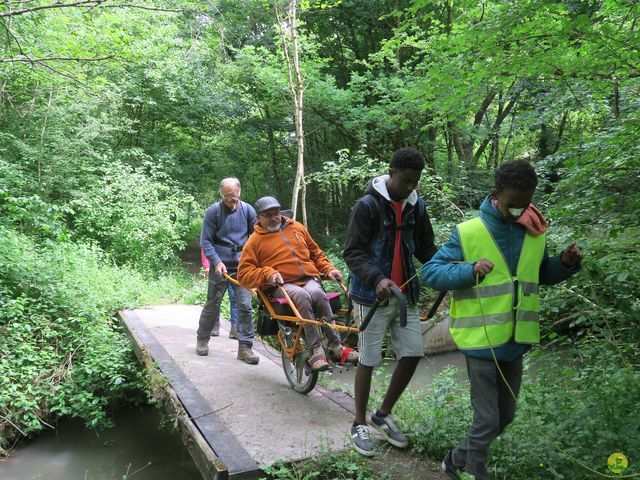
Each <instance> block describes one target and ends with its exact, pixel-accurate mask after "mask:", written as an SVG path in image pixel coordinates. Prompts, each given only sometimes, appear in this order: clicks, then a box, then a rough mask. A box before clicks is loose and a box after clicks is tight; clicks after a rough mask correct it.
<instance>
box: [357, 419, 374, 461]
mask: <svg viewBox="0 0 640 480" xmlns="http://www.w3.org/2000/svg"><path fill="white" fill-rule="evenodd" d="M351 443H352V444H353V448H354V449H355V451H356V452H358V453H361V454H362V455H365V456H367V457H373V456H374V455H375V452H374V451H373V442H372V441H371V433H369V427H367V426H366V425H351Z"/></svg>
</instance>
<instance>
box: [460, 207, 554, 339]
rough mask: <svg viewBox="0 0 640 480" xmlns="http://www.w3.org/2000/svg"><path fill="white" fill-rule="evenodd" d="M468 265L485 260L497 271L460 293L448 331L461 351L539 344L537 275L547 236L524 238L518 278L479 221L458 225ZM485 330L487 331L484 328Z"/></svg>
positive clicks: (463, 252)
mask: <svg viewBox="0 0 640 480" xmlns="http://www.w3.org/2000/svg"><path fill="white" fill-rule="evenodd" d="M457 229H458V236H459V238H460V245H461V247H462V254H463V256H464V260H465V261H466V262H476V261H478V260H480V259H481V258H486V259H487V260H489V261H490V262H491V263H493V270H492V271H491V272H490V273H489V274H488V275H486V276H485V278H484V280H483V281H482V282H481V283H480V284H478V285H474V286H473V287H472V288H468V289H464V290H456V291H455V292H454V293H453V298H452V300H451V307H450V314H451V323H450V328H449V331H450V332H451V336H452V337H453V340H454V341H455V343H456V345H457V346H458V348H460V349H461V350H468V349H475V348H488V347H497V346H500V345H503V344H505V343H507V342H509V341H510V340H511V339H512V338H513V339H514V340H515V341H516V342H517V343H538V342H539V341H540V323H539V312H540V296H539V274H540V265H541V263H542V259H543V257H544V249H545V235H544V234H542V235H539V236H533V235H531V234H530V233H526V234H525V238H524V242H523V244H522V250H521V252H520V260H519V261H518V267H517V271H516V275H515V276H512V275H511V273H510V271H509V266H508V264H507V261H506V260H505V258H504V255H503V254H502V251H501V250H500V248H498V245H497V243H496V241H495V239H494V238H493V235H491V232H490V231H489V229H488V228H487V226H486V225H485V224H484V222H483V221H482V219H481V218H474V219H473V220H468V221H466V222H463V223H460V224H458V226H457ZM485 328H486V329H485Z"/></svg>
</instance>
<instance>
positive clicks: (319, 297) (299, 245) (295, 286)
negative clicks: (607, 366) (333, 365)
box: [238, 197, 358, 371]
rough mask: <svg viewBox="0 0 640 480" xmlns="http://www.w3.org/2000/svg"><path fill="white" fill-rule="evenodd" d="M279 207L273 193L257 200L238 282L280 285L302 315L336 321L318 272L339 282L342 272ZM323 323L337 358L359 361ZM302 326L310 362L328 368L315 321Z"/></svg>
mask: <svg viewBox="0 0 640 480" xmlns="http://www.w3.org/2000/svg"><path fill="white" fill-rule="evenodd" d="M281 208H282V207H281V206H280V203H279V202H278V200H277V199H276V198H274V197H262V198H260V199H258V201H257V202H256V213H257V216H258V222H257V223H256V225H255V227H254V233H253V235H251V236H250V237H249V240H247V243H246V244H245V246H244V248H243V250H242V255H241V256H240V263H239V265H238V281H239V282H240V284H241V285H242V286H243V287H245V288H260V287H266V286H269V285H271V286H276V285H279V284H282V285H283V286H284V289H285V290H286V292H287V294H288V295H289V297H291V300H292V301H293V303H294V305H295V306H296V308H297V309H298V311H299V312H300V315H302V317H303V318H308V319H314V318H318V319H324V320H326V321H329V322H331V323H333V322H334V320H333V313H332V312H331V306H330V305H329V300H328V299H327V296H326V293H325V291H324V289H323V288H322V284H321V283H320V275H321V274H324V275H325V276H326V278H327V279H329V280H334V281H341V280H342V273H340V271H339V270H338V269H337V268H335V267H334V266H333V265H332V264H331V262H329V259H328V258H327V256H326V255H325V254H324V252H323V251H322V249H321V248H320V247H319V246H318V244H317V243H316V242H315V241H314V240H313V238H311V235H310V234H309V232H308V231H307V229H306V228H305V227H304V226H303V225H302V224H300V223H298V222H296V221H294V220H291V219H290V218H287V217H284V216H283V215H282V213H281V211H280V210H281ZM273 295H274V296H276V297H277V296H278V295H281V292H280V290H275V291H274V293H273ZM322 328H323V331H324V333H325V335H326V336H327V339H328V341H329V348H330V350H331V355H332V358H333V359H334V360H336V361H342V362H344V361H347V362H355V361H357V359H358V353H357V352H356V351H355V350H351V349H348V348H345V347H343V346H342V345H341V343H340V335H338V333H337V332H336V331H335V330H332V329H331V328H329V327H328V326H323V327H322ZM304 331H305V334H306V336H307V341H308V342H309V346H310V347H311V348H312V350H313V354H312V356H311V358H310V359H309V366H310V367H311V369H312V370H318V371H321V370H327V369H328V368H329V363H328V362H327V358H326V356H325V354H324V350H323V348H322V342H321V340H320V336H319V335H318V330H317V328H316V326H315V325H312V324H309V323H306V324H305V325H304Z"/></svg>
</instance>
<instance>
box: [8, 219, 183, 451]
mask: <svg viewBox="0 0 640 480" xmlns="http://www.w3.org/2000/svg"><path fill="white" fill-rule="evenodd" d="M187 284H188V279H187V278H186V277H185V276H184V274H182V276H180V275H175V274H174V275H173V276H167V277H164V278H162V279H160V280H158V281H157V282H151V281H149V280H146V279H145V277H144V276H143V275H141V274H140V273H138V272H136V271H134V270H132V269H129V268H125V267H122V268H116V267H113V266H111V265H109V263H108V262H107V261H105V257H104V254H102V252H100V251H99V250H98V249H97V248H95V247H87V246H84V245H82V244H76V243H65V242H57V243H53V242H44V243H41V244H37V243H34V242H33V241H32V240H31V239H29V237H26V236H24V235H22V234H19V233H17V232H16V231H15V230H12V229H8V228H6V227H4V226H0V306H1V308H0V331H1V335H0V358H2V361H1V362H0V384H1V385H0V392H2V393H1V394H0V415H2V418H3V419H2V422H0V446H3V445H6V443H7V442H8V441H10V440H11V438H12V437H14V436H15V435H16V434H17V433H18V429H19V431H20V432H21V433H24V434H27V435H28V434H30V433H32V432H35V431H38V430H40V429H42V428H43V427H44V426H45V425H47V423H48V422H50V421H51V419H52V418H55V417H56V416H73V417H78V418H81V419H82V420H83V421H84V422H85V423H86V424H87V425H88V426H91V427H104V426H106V425H108V424H109V420H108V417H107V416H106V411H107V409H108V407H110V405H111V404H112V403H114V402H121V401H122V400H123V399H128V400H129V401H131V402H141V401H143V399H142V398H141V397H140V393H139V392H140V387H141V381H142V377H141V373H140V371H139V367H137V362H136V361H135V359H134V357H133V355H132V352H131V348H130V346H129V342H128V340H127V338H126V337H125V335H124V333H123V332H122V331H121V329H120V327H119V326H118V324H117V321H116V320H115V319H114V318H113V317H112V315H113V313H114V312H115V311H116V310H117V309H121V308H126V307H133V306H136V305H140V304H145V303H151V302H157V301H159V300H161V299H170V298H171V296H172V295H175V294H176V293H175V292H177V291H179V290H180V289H182V288H184V287H185V286H186V285H187ZM9 422H11V423H9ZM11 424H13V426H12V425H11Z"/></svg>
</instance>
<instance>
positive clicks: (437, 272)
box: [422, 196, 580, 362]
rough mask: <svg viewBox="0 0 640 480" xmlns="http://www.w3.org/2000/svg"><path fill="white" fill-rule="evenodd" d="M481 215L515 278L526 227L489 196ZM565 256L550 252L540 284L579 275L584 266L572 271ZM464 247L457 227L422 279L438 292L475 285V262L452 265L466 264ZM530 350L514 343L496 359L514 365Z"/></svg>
mask: <svg viewBox="0 0 640 480" xmlns="http://www.w3.org/2000/svg"><path fill="white" fill-rule="evenodd" d="M480 216H481V217H482V219H483V220H484V222H485V224H486V225H487V226H488V228H489V231H490V232H491V235H493V238H494V239H495V241H496V243H497V245H498V248H499V249H500V250H501V251H502V254H503V255H504V258H505V260H506V262H507V265H508V266H509V271H510V272H511V274H512V275H514V274H515V272H516V270H517V267H518V261H519V260H520V251H521V250H522V243H523V242H524V235H525V233H526V230H525V228H524V227H523V226H522V225H520V224H519V223H513V222H509V221H507V220H505V218H504V217H503V215H502V214H501V213H500V212H499V211H498V209H496V207H494V206H493V205H492V202H491V197H490V196H488V197H487V198H485V199H484V201H483V202H482V205H480ZM560 256H561V255H556V256H555V257H549V255H548V254H547V252H546V249H545V254H544V258H543V260H542V263H541V264H540V284H541V285H553V284H555V283H559V282H562V281H563V280H566V279H567V278H569V277H570V276H571V275H573V274H574V273H576V272H577V271H578V270H579V269H580V267H577V268H574V269H570V268H567V267H565V266H564V265H563V264H562V262H561V260H560ZM462 261H464V257H463V255H462V248H461V247H460V238H459V237H458V229H457V228H456V229H455V230H454V231H453V233H452V234H451V238H450V239H449V241H448V242H447V243H445V244H444V245H443V246H442V247H440V250H438V252H437V253H436V254H435V255H434V256H433V258H432V259H431V260H430V261H429V262H427V263H425V264H424V265H423V266H422V278H423V279H424V281H425V283H426V284H427V285H428V286H429V287H431V288H433V289H434V290H439V291H445V290H462V289H465V288H471V287H473V286H474V285H475V282H476V280H475V275H474V274H473V266H474V265H475V263H452V262H462ZM528 349H529V345H523V344H519V343H515V342H514V341H513V340H512V341H511V342H510V343H507V344H505V345H501V346H500V347H497V348H494V352H495V354H496V358H497V359H498V360H499V361H505V362H511V361H514V360H516V359H517V358H518V357H520V356H521V355H523V354H524V353H525V352H526V351H527V350H528ZM463 352H464V354H465V355H469V356H471V357H476V358H483V359H488V360H489V359H493V355H492V354H491V349H489V348H485V349H477V350H464V351H463Z"/></svg>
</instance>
